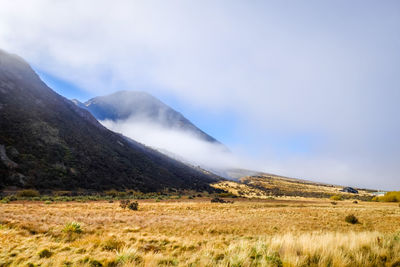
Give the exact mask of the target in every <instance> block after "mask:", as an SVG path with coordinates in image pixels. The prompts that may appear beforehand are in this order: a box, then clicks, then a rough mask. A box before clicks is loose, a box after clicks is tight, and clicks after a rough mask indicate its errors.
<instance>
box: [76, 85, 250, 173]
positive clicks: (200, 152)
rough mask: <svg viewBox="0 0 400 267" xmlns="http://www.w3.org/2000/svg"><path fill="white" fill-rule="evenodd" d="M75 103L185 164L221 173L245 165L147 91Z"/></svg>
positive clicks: (127, 134) (117, 128) (107, 123)
mask: <svg viewBox="0 0 400 267" xmlns="http://www.w3.org/2000/svg"><path fill="white" fill-rule="evenodd" d="M73 101H74V103H75V104H76V105H78V106H80V107H83V108H85V109H87V110H89V111H90V112H91V113H92V114H93V115H94V116H95V117H96V118H97V119H98V120H99V121H100V122H101V123H102V124H103V125H104V126H106V127H107V128H108V129H110V130H112V131H114V132H118V133H122V134H123V135H125V136H128V137H130V138H132V139H134V140H136V141H138V142H141V143H143V144H145V145H148V146H151V147H154V148H156V149H158V150H159V151H162V152H163V153H165V154H167V155H170V156H172V157H174V158H177V159H179V160H181V161H183V162H188V163H190V164H193V165H200V166H201V167H203V168H206V169H209V170H213V171H216V172H218V173H223V170H224V169H228V168H234V167H243V162H240V160H239V159H238V158H237V157H236V156H234V155H233V154H232V153H231V152H230V151H229V149H228V148H227V147H226V146H224V145H223V144H221V143H220V142H218V141H217V140H216V139H215V138H213V137H212V136H210V135H208V134H207V133H205V132H203V131H202V130H201V129H199V128H198V127H196V126H195V125H194V124H193V123H192V122H190V121H189V120H188V119H186V118H185V117H184V116H183V115H182V114H181V113H179V112H177V111H175V110H174V109H172V108H171V107H169V106H168V105H166V104H164V103H163V102H161V101H160V100H158V99H157V98H155V97H154V96H152V95H150V94H148V93H146V92H141V91H118V92H116V93H113V94H111V95H107V96H101V97H95V98H92V99H90V100H88V101H86V102H85V103H81V102H79V101H78V100H73Z"/></svg>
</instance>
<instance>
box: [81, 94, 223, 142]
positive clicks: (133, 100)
mask: <svg viewBox="0 0 400 267" xmlns="http://www.w3.org/2000/svg"><path fill="white" fill-rule="evenodd" d="M84 105H85V106H86V108H87V109H88V110H89V111H90V112H91V113H92V114H93V115H94V116H95V117H96V118H97V119H98V120H100V121H103V120H111V121H119V120H126V119H131V120H135V119H137V120H147V121H148V122H151V123H156V124H158V125H161V126H163V127H165V128H167V129H172V130H182V131H187V132H188V133H191V134H193V135H195V136H197V137H199V138H200V139H202V140H205V141H208V142H212V143H219V142H218V141H217V140H216V139H215V138H213V137H211V136H210V135H208V134H206V133H205V132H203V131H202V130H200V129H199V128H198V127H196V126H195V125H194V124H193V123H192V122H190V121H189V120H188V119H187V118H185V117H184V116H183V115H182V114H181V113H179V112H178V111H176V110H174V109H173V108H171V107H170V106H168V105H166V104H165V103H163V102H162V101H160V100H159V99H158V98H156V97H154V96H152V95H151V94H149V93H147V92H144V91H126V90H125V91H118V92H115V93H113V94H110V95H106V96H99V97H95V98H92V99H90V100H88V101H86V102H85V103H84Z"/></svg>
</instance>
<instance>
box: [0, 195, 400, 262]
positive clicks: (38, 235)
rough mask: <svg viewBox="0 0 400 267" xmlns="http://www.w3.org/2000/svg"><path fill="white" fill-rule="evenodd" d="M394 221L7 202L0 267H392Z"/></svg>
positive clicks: (246, 205)
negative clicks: (66, 236)
mask: <svg viewBox="0 0 400 267" xmlns="http://www.w3.org/2000/svg"><path fill="white" fill-rule="evenodd" d="M348 214H356V215H357V218H359V219H360V223H358V224H354V225H350V224H348V223H346V222H345V220H344V218H345V217H346V215H348ZM399 220H400V209H399V207H398V205H397V204H396V205H394V204H392V203H376V202H369V203H367V202H359V204H357V205H354V204H353V203H352V201H351V200H344V201H341V202H340V205H337V206H332V205H331V204H330V200H327V199H325V200H315V199H308V200H304V199H302V200H298V201H292V200H285V201H284V200H276V199H275V200H274V199H271V200H263V201H261V200H258V201H255V200H251V201H249V200H247V201H246V200H236V201H235V203H233V204H230V205H226V204H220V203H210V199H199V198H197V197H196V198H194V199H193V200H190V201H189V200H188V199H187V198H182V199H180V200H168V201H167V200H165V201H162V202H154V201H150V200H149V201H147V200H146V201H145V200H142V201H140V210H139V211H137V212H134V213H133V212H132V211H130V210H128V209H121V208H119V203H118V202H114V203H108V201H103V202H90V203H81V202H62V203H53V204H52V205H46V204H44V203H40V202H24V203H14V202H11V203H8V204H0V266H29V265H30V266H39V265H40V266H333V267H335V266H396V264H398V263H400V232H399V231H400V226H399V224H398V222H399ZM65 222H79V223H70V224H67V225H68V226H66V224H65ZM78 225H79V227H78ZM81 225H84V231H83V232H80V231H78V232H76V229H81V231H82V227H81ZM39 227H44V228H43V230H39V229H37V228H39ZM65 229H71V230H68V231H66V230H65ZM74 229H75V230H74ZM66 232H69V233H72V234H73V235H74V238H72V239H68V238H65V235H66ZM47 252H49V253H47ZM40 255H43V256H42V257H41V256H40Z"/></svg>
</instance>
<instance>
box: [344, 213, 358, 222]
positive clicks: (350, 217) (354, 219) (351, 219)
mask: <svg viewBox="0 0 400 267" xmlns="http://www.w3.org/2000/svg"><path fill="white" fill-rule="evenodd" d="M344 220H345V221H346V222H347V223H351V224H356V223H358V219H357V217H356V216H355V215H354V214H350V215H347V216H346V218H345V219H344Z"/></svg>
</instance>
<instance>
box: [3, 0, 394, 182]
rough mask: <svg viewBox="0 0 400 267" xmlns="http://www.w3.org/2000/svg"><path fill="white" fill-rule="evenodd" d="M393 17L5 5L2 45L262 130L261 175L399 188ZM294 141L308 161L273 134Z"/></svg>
mask: <svg viewBox="0 0 400 267" xmlns="http://www.w3.org/2000/svg"><path fill="white" fill-rule="evenodd" d="M398 8H399V3H398V2H396V1H386V2H385V3H383V4H382V3H380V4H377V3H374V2H369V1H354V2H352V3H348V1H335V2H320V1H311V2H308V3H306V4H305V3H294V2H292V3H291V4H290V5H289V4H288V3H285V2H282V1H276V2H275V1H270V2H264V1H252V2H247V1H201V2H196V3H194V2H187V1H125V0H121V1H118V2H115V1H101V0H97V1H85V2H82V1H78V0H71V1H51V0H36V1H22V0H0V45H1V47H2V48H4V49H6V50H9V51H11V52H16V53H18V54H20V55H21V56H23V57H24V58H26V59H28V61H29V62H31V63H32V64H34V65H35V66H36V67H38V68H40V69H42V70H44V71H46V72H49V73H52V74H53V75H56V76H59V77H62V78H63V79H67V80H69V81H71V82H73V83H76V84H78V85H79V86H81V87H82V88H86V89H87V90H90V91H92V92H95V93H96V94H105V93H109V92H112V91H115V90H117V89H121V88H124V89H127V88H131V89H142V88H157V90H159V91H160V92H164V91H166V92H168V93H170V94H173V95H176V96H177V97H179V98H180V100H181V101H185V102H187V103H189V105H193V106H196V107H198V108H203V109H209V110H214V111H215V112H221V111H224V112H227V111H232V112H233V111H234V112H235V113H237V114H239V116H240V119H239V123H240V126H241V127H240V128H242V129H243V130H242V132H241V133H240V134H242V136H243V139H249V138H250V135H249V133H250V132H258V133H259V134H258V136H257V138H258V139H256V140H254V143H260V145H258V146H256V145H254V144H253V147H259V150H260V151H261V152H259V155H258V156H259V160H260V161H261V162H265V163H264V164H260V165H262V166H260V168H264V169H266V170H271V171H274V170H276V171H280V172H282V173H284V174H287V175H295V176H303V177H314V178H315V179H317V180H325V181H332V182H335V181H337V182H340V183H346V184H352V185H362V186H363V185H364V186H370V187H382V188H392V187H399V186H400V179H399V177H398V173H400V164H398V162H400V144H399V143H400V142H399V141H398V136H399V133H400V126H399V123H398V114H400V110H399V109H400V108H399V105H398V101H399V99H400V90H399V88H400V75H398V70H399V69H400V52H399V50H398V47H399V45H400V39H399V34H398V33H399V32H400V18H399V16H398V12H397V11H398ZM153 90H154V91H156V90H155V89H153ZM291 135H294V136H296V135H299V136H300V135H311V136H317V137H318V138H317V139H316V140H314V141H312V142H311V148H310V151H309V152H308V153H306V154H304V155H294V154H292V153H290V151H289V152H287V153H286V154H285V153H283V152H282V148H280V147H277V146H276V139H273V138H272V139H269V140H266V138H265V137H276V136H291ZM284 141H285V140H284ZM237 143H238V146H240V140H238V142H237ZM245 150H246V149H245ZM247 151H248V150H247ZM248 153H249V152H248ZM281 153H283V154H285V155H283V156H280V154H281Z"/></svg>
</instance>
